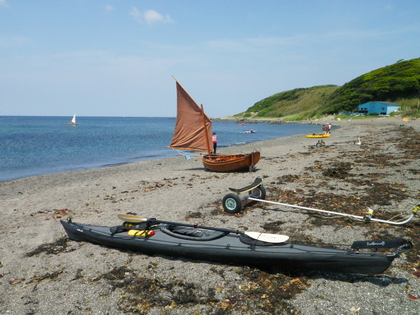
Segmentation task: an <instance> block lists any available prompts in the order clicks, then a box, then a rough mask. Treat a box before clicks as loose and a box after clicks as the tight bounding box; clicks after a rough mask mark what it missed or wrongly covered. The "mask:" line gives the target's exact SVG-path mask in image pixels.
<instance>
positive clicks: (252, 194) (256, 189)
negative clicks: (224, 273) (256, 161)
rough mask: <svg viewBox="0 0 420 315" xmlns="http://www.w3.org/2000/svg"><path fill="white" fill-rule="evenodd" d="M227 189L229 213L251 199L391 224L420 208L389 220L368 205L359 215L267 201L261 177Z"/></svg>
mask: <svg viewBox="0 0 420 315" xmlns="http://www.w3.org/2000/svg"><path fill="white" fill-rule="evenodd" d="M229 190H230V191H232V193H229V194H227V195H225V196H224V197H223V200H222V205H223V209H224V210H225V211H226V212H227V213H231V214H234V213H238V212H239V211H241V210H242V201H244V200H251V201H256V202H263V203H269V204H274V205H278V206H285V207H290V208H295V209H300V210H307V211H315V212H320V213H324V214H329V215H337V216H342V217H349V218H352V219H355V220H360V221H363V222H365V223H368V222H371V221H373V222H379V223H386V224H391V225H404V224H407V223H408V222H410V221H411V220H412V219H413V218H414V217H415V216H416V214H417V212H418V211H419V210H420V203H419V204H418V205H416V206H415V207H414V209H413V211H412V212H411V214H410V216H409V217H408V218H407V219H405V220H402V221H389V220H382V219H376V218H374V217H373V210H372V209H371V208H369V207H368V211H367V212H366V214H365V215H364V216H359V215H354V214H348V213H341V212H336V211H328V210H321V209H315V208H309V207H303V206H297V205H291V204H287V203H281V202H276V201H269V200H265V197H266V190H265V188H264V186H263V185H262V179H261V178H256V179H255V181H254V182H253V183H252V184H251V185H248V186H245V187H243V188H239V189H237V188H229ZM245 193H247V194H246V195H245V196H244V195H243V196H241V194H245Z"/></svg>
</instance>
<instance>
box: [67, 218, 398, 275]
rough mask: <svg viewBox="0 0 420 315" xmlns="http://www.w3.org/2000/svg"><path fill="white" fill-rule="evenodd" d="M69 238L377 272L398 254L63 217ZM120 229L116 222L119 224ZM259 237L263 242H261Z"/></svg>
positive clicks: (200, 256)
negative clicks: (181, 234)
mask: <svg viewBox="0 0 420 315" xmlns="http://www.w3.org/2000/svg"><path fill="white" fill-rule="evenodd" d="M60 222H61V224H62V225H63V227H64V229H65V231H66V233H67V235H68V236H69V238H70V239H72V240H75V241H86V242H91V243H95V244H100V245H105V246H109V247H114V248H118V249H122V250H130V251H135V252H141V253H144V254H148V255H159V256H170V257H177V258H188V259H195V260H201V261H202V260H205V261H215V262H221V263H227V264H237V265H251V266H261V267H262V266H271V267H277V268H285V269H303V270H316V271H327V272H339V273H359V274H378V273H382V272H383V271H385V270H386V269H387V268H388V267H389V266H390V264H391V263H392V261H393V260H394V258H395V257H397V255H396V254H390V255H384V254H379V253H362V252H357V251H352V250H340V249H332V248H324V247H315V246H308V245H300V244H292V243H280V244H267V243H264V244H261V243H260V242H258V241H253V242H251V243H249V242H244V241H243V239H241V237H240V236H238V235H235V234H226V235H223V236H221V237H218V238H216V239H211V240H198V241H197V240H190V239H182V238H177V237H173V236H171V235H168V234H167V233H165V232H164V231H163V230H162V229H161V228H156V229H154V230H153V231H154V232H155V233H154V235H153V236H151V237H135V236H130V235H128V233H127V232H121V233H115V234H113V233H112V232H111V229H113V228H110V227H104V226H93V225H83V224H78V223H74V222H68V221H60ZM114 229H115V227H114ZM256 243H258V244H256Z"/></svg>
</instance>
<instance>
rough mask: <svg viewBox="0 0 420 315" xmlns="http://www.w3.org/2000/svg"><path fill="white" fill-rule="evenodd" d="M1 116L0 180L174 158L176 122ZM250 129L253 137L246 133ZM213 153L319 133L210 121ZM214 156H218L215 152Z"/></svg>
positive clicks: (297, 126) (289, 127)
mask: <svg viewBox="0 0 420 315" xmlns="http://www.w3.org/2000/svg"><path fill="white" fill-rule="evenodd" d="M70 119H71V117H39V116H32V117H24V116H0V181H5V180H11V179H16V178H20V177H27V176H33V175H41V174H49V173H57V172H65V171H72V170H81V169H91V168H97V167H102V166H108V165H116V164H122V163H130V162H135V161H140V160H151V159H157V158H165V157H172V156H176V155H178V154H179V153H177V152H176V151H174V150H171V149H167V148H166V146H168V145H169V143H170V141H171V138H172V132H173V128H174V125H175V119H171V118H157V117H151V118H148V117H78V118H77V123H78V124H79V125H77V126H68V125H66V123H68V122H69V121H70ZM250 129H253V130H255V131H256V133H252V134H246V133H245V131H246V130H250ZM213 131H215V132H217V135H218V149H220V150H222V149H223V147H227V146H231V145H235V144H243V143H249V142H255V141H261V140H267V139H273V138H279V137H287V136H290V135H296V134H306V133H314V132H320V126H316V125H302V124H284V125H274V124H265V123H258V124H246V125H245V126H239V125H238V124H237V123H235V122H225V121H215V122H213ZM220 150H219V153H222V152H220Z"/></svg>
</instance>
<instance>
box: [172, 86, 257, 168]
mask: <svg viewBox="0 0 420 315" xmlns="http://www.w3.org/2000/svg"><path fill="white" fill-rule="evenodd" d="M174 79H175V78H174ZM175 81H176V90H177V117H176V124H175V130H174V134H173V137H172V141H171V144H170V145H169V148H171V149H176V150H188V151H201V152H207V154H203V155H201V160H202V162H203V165H204V167H205V168H206V169H207V170H209V171H213V172H237V171H252V170H253V169H254V166H255V165H256V164H257V163H258V161H259V160H260V152H259V151H254V152H251V153H242V154H213V149H212V148H211V144H212V141H211V135H212V122H211V120H210V118H208V117H207V115H206V114H205V113H204V109H203V105H201V107H199V106H198V105H197V103H196V102H195V101H194V100H193V99H192V98H191V96H190V95H189V94H188V93H187V92H186V91H185V89H184V88H183V87H182V86H181V85H180V84H179V82H178V81H177V80H176V79H175Z"/></svg>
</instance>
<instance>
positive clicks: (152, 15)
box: [129, 7, 175, 24]
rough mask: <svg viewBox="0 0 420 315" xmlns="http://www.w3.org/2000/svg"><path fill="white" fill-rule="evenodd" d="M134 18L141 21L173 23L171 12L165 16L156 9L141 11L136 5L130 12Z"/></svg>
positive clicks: (147, 22)
mask: <svg viewBox="0 0 420 315" xmlns="http://www.w3.org/2000/svg"><path fill="white" fill-rule="evenodd" d="M129 14H130V15H131V16H133V18H134V19H135V20H136V21H137V22H140V23H146V24H154V23H173V22H175V21H174V20H172V19H171V17H170V16H169V14H166V15H165V16H163V15H162V14H160V13H158V12H156V11H155V10H145V11H143V12H140V11H139V10H138V9H137V8H136V7H132V8H131V10H130V13H129Z"/></svg>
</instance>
